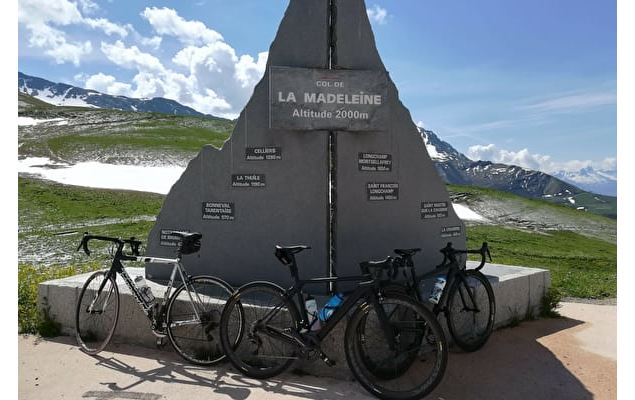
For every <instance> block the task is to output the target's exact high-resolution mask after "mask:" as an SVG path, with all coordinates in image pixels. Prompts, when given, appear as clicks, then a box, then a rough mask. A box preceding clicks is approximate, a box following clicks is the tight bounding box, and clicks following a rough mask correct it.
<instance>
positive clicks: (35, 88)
mask: <svg viewBox="0 0 635 400" xmlns="http://www.w3.org/2000/svg"><path fill="white" fill-rule="evenodd" d="M18 91H20V92H22V93H26V94H28V95H30V96H33V97H35V98H37V99H39V100H42V101H45V102H47V103H50V104H54V105H56V106H75V107H94V108H108V109H115V110H123V111H139V112H158V113H163V114H174V115H196V116H205V114H203V113H200V112H198V111H196V110H195V109H193V108H191V107H187V106H184V105H182V104H180V103H178V102H176V101H174V100H169V99H164V98H162V97H155V98H153V99H133V98H130V97H125V96H113V95H109V94H105V93H100V92H98V91H95V90H90V89H83V88H80V87H77V86H71V85H67V84H66V83H55V82H51V81H47V80H46V79H42V78H38V77H35V76H29V75H26V74H23V73H22V72H18Z"/></svg>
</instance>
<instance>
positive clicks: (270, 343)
mask: <svg viewBox="0 0 635 400" xmlns="http://www.w3.org/2000/svg"><path fill="white" fill-rule="evenodd" d="M241 318H243V319H242V324H243V326H244V332H243V330H241V328H240V324H241ZM298 321H299V317H298V311H297V308H296V306H295V305H294V303H293V302H292V301H291V300H290V299H289V298H287V297H286V296H285V294H284V290H283V289H282V288H280V287H279V286H277V285H274V284H272V283H268V282H253V283H248V284H246V285H244V286H242V287H241V288H240V289H238V290H237V291H236V293H234V294H233V295H232V297H230V298H229V300H228V301H227V305H226V306H225V309H224V310H223V315H222V316H221V324H220V336H221V343H222V345H223V351H224V352H225V354H226V355H227V358H228V359H229V361H230V362H231V363H232V365H233V366H234V367H235V368H236V369H237V370H238V371H240V372H241V373H242V374H244V375H246V376H248V377H251V378H258V379H266V378H271V377H273V376H276V375H278V374H280V373H281V372H283V371H284V370H285V369H287V368H288V367H289V366H290V365H291V363H292V362H293V361H294V360H295V359H296V358H297V357H296V349H297V345H295V344H294V343H293V340H292V339H290V338H292V337H294V335H296V334H297V333H298V326H299V322H298Z"/></svg>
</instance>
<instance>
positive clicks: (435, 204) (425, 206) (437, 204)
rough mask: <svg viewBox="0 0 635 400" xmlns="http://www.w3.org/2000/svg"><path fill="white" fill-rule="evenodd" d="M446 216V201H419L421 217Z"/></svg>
mask: <svg viewBox="0 0 635 400" xmlns="http://www.w3.org/2000/svg"><path fill="white" fill-rule="evenodd" d="M447 217H448V202H447V201H424V202H422V203H421V219H436V218H447Z"/></svg>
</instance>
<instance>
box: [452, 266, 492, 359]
mask: <svg viewBox="0 0 635 400" xmlns="http://www.w3.org/2000/svg"><path fill="white" fill-rule="evenodd" d="M461 274H463V276H464V277H465V279H466V281H467V282H468V285H469V286H470V291H472V293H473V296H474V298H475V301H476V306H477V307H476V308H477V309H479V312H478V313H477V312H472V311H470V310H466V309H465V306H464V303H463V300H462V299H461V295H463V299H465V301H467V302H469V301H470V299H469V296H467V293H466V292H465V290H467V289H466V287H465V283H464V282H463V281H462V280H461V279H460V278H459V277H457V279H456V280H455V282H454V283H453V284H452V288H451V289H450V292H449V293H448V300H447V303H446V305H447V307H446V312H445V317H446V320H447V322H448V330H449V332H450V335H451V336H452V339H453V340H454V343H456V344H457V346H459V347H460V348H461V349H462V350H463V351H466V352H473V351H476V350H478V349H480V348H481V347H483V346H484V345H485V343H486V342H487V340H488V339H489V337H490V335H491V334H492V330H493V328H494V320H495V317H496V300H495V298H494V291H493V290H492V285H490V283H489V281H488V280H487V278H486V277H485V275H483V274H482V273H481V272H480V271H474V270H467V271H463V272H461ZM486 297H487V298H486ZM467 306H468V307H469V305H467ZM481 312H484V313H483V314H480V313H481ZM479 314H480V315H479ZM477 316H478V318H477Z"/></svg>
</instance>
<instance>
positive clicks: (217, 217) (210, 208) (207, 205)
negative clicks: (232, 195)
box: [203, 201, 234, 221]
mask: <svg viewBox="0 0 635 400" xmlns="http://www.w3.org/2000/svg"><path fill="white" fill-rule="evenodd" d="M203 219H204V220H209V221H233V220H234V203H229V202H226V201H205V202H203Z"/></svg>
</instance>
